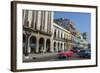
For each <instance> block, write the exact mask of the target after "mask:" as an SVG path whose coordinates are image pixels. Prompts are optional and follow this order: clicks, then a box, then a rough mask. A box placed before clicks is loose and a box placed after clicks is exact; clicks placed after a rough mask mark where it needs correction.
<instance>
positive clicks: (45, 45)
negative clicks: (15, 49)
mask: <svg viewBox="0 0 100 73" xmlns="http://www.w3.org/2000/svg"><path fill="white" fill-rule="evenodd" d="M52 23H53V13H52V12H51V11H37V10H23V53H26V54H27V53H40V52H51V51H52V49H50V48H52V45H53V44H52V43H51V42H52V41H51V38H52V32H53V31H52V29H51V28H52V25H51V24H52Z"/></svg>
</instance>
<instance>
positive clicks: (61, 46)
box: [53, 23, 70, 52]
mask: <svg viewBox="0 0 100 73" xmlns="http://www.w3.org/2000/svg"><path fill="white" fill-rule="evenodd" d="M53 31H54V32H53V44H54V45H53V48H54V51H57V52H58V51H67V50H68V48H69V46H68V45H69V41H68V40H69V39H70V32H69V31H68V30H66V29H65V28H63V27H62V26H59V25H58V24H56V23H53Z"/></svg>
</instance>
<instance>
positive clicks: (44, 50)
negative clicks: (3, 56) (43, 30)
mask: <svg viewBox="0 0 100 73" xmlns="http://www.w3.org/2000/svg"><path fill="white" fill-rule="evenodd" d="M46 50H47V48H46V39H45V38H44V47H43V53H44V52H46Z"/></svg>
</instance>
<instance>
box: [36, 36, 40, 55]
mask: <svg viewBox="0 0 100 73" xmlns="http://www.w3.org/2000/svg"><path fill="white" fill-rule="evenodd" d="M38 52H39V38H38V37H37V40H36V53H38Z"/></svg>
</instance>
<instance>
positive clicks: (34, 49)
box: [30, 36, 36, 53]
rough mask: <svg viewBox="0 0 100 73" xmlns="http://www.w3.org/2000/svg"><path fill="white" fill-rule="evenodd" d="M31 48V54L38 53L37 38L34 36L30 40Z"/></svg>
mask: <svg viewBox="0 0 100 73" xmlns="http://www.w3.org/2000/svg"><path fill="white" fill-rule="evenodd" d="M30 48H31V53H35V52H36V37H35V36H32V37H31V38H30Z"/></svg>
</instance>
